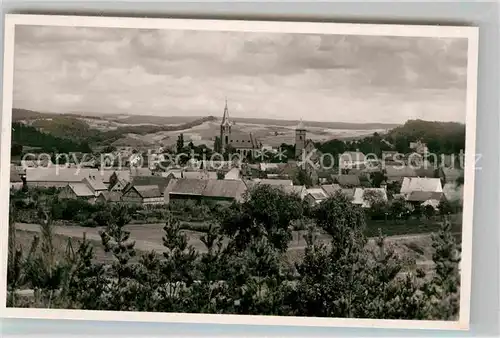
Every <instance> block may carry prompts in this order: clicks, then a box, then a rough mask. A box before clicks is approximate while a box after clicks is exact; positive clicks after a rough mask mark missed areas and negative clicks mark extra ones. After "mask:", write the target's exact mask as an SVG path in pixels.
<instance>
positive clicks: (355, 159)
mask: <svg viewBox="0 0 500 338" xmlns="http://www.w3.org/2000/svg"><path fill="white" fill-rule="evenodd" d="M365 164H366V157H365V154H363V153H362V152H360V151H346V152H344V153H342V154H341V155H340V156H339V168H340V169H353V168H359V167H361V166H363V165H365Z"/></svg>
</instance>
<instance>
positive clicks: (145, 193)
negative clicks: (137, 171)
mask: <svg viewBox="0 0 500 338" xmlns="http://www.w3.org/2000/svg"><path fill="white" fill-rule="evenodd" d="M121 201H122V202H124V203H131V204H142V205H153V204H163V203H164V199H163V195H162V193H161V191H160V189H158V185H134V186H132V187H130V189H128V190H127V191H126V192H124V193H123V195H122V197H121Z"/></svg>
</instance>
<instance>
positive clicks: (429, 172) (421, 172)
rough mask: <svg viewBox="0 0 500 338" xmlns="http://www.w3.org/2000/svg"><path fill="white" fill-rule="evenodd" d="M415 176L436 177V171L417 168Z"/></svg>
mask: <svg viewBox="0 0 500 338" xmlns="http://www.w3.org/2000/svg"><path fill="white" fill-rule="evenodd" d="M415 174H417V176H418V177H430V178H433V177H436V169H434V168H418V169H415Z"/></svg>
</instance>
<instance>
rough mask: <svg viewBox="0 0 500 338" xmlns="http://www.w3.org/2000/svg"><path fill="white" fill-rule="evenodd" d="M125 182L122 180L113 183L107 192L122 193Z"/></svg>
mask: <svg viewBox="0 0 500 338" xmlns="http://www.w3.org/2000/svg"><path fill="white" fill-rule="evenodd" d="M127 184H128V183H127V182H126V181H123V180H118V181H115V183H114V184H113V185H110V186H109V188H108V190H109V191H119V192H121V191H123V189H125V187H126V186H127Z"/></svg>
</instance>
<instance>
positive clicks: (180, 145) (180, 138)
mask: <svg viewBox="0 0 500 338" xmlns="http://www.w3.org/2000/svg"><path fill="white" fill-rule="evenodd" d="M182 148H184V135H183V134H182V133H181V134H179V136H178V137H177V154H179V153H181V152H182Z"/></svg>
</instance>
